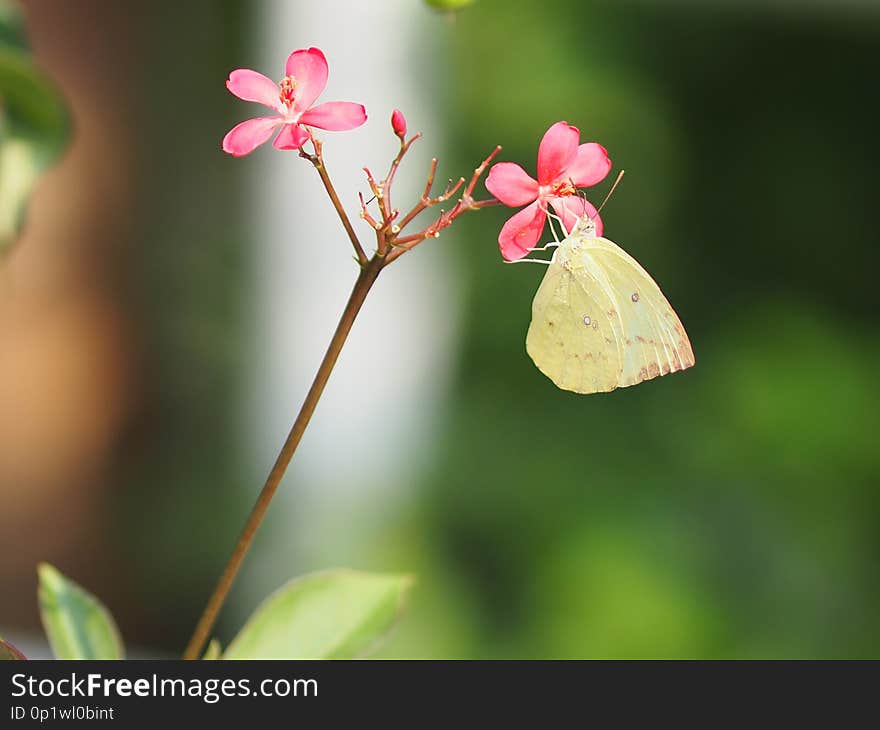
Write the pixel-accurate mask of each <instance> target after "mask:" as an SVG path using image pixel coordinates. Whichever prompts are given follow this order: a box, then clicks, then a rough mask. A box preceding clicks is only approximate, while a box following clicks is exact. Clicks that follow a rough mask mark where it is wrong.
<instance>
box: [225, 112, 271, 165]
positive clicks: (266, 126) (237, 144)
mask: <svg viewBox="0 0 880 730" xmlns="http://www.w3.org/2000/svg"><path fill="white" fill-rule="evenodd" d="M282 121H283V120H282V119H280V118H279V117H257V118H256V119H248V120H247V121H245V122H242V123H241V124H236V125H235V126H234V127H233V128H232V129H230V130H229V132H227V134H226V136H225V137H224V138H223V151H224V152H228V153H229V154H230V155H234V156H235V157H243V156H244V155H247V154H250V153H251V152H253V151H254V150H255V149H256V148H257V147H259V146H260V145H261V144H263V142H265V141H266V140H267V139H269V137H271V136H272V133H273V132H274V131H275V130H276V129H277V128H278V125H279V124H281V123H282Z"/></svg>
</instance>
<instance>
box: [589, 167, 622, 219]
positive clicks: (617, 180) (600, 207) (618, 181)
mask: <svg viewBox="0 0 880 730" xmlns="http://www.w3.org/2000/svg"><path fill="white" fill-rule="evenodd" d="M625 172H626V170H621V171H620V172H619V173H618V175H617V179H616V180H615V181H614V185H612V186H611V190H609V191H608V195H606V196H605V200H603V201H602V205H600V206H599V208H598V209H597V210H596V212H597V213H599V212H601V210H602V208H604V207H605V203H607V202H608V201H609V200H611V196H612V195H614V191H615V190H617V186H618V185H619V184H620V181H621V180H622V179H623V174H624V173H625Z"/></svg>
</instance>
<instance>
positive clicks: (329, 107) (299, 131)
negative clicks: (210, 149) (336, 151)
mask: <svg viewBox="0 0 880 730" xmlns="http://www.w3.org/2000/svg"><path fill="white" fill-rule="evenodd" d="M284 73H285V76H284V78H283V79H281V81H280V82H279V83H278V84H276V83H275V82H274V81H272V80H271V79H269V78H267V77H265V76H263V74H261V73H257V72H256V71H251V70H250V69H247V68H240V69H236V70H235V71H233V72H232V73H231V74H229V79H228V80H227V81H226V88H227V89H229V90H230V91H231V92H232V93H233V94H235V95H236V96H237V97H238V98H239V99H244V100H245V101H255V102H258V103H260V104H265V105H266V106H267V107H269V108H270V109H272V110H273V111H275V112H276V114H275V115H274V116H271V117H257V118H256V119H248V120H247V121H245V122H242V123H241V124H238V125H236V126H235V127H233V128H232V129H231V130H229V133H228V134H227V135H226V136H225V137H224V138H223V151H224V152H228V153H229V154H230V155H235V156H236V157H242V156H244V155H247V154H250V153H251V152H253V151H254V150H255V149H256V148H257V147H259V146H260V145H261V144H263V143H264V142H266V141H268V139H269V138H270V137H271V136H272V135H273V134H274V133H275V131H276V130H277V129H279V128H280V129H281V132H280V133H279V135H278V136H277V137H276V138H275V142H274V145H275V147H276V148H277V149H279V150H298V149H299V148H300V147H302V146H303V144H304V143H305V141H306V140H307V139H308V138H309V133H308V131H307V130H306V129H305V127H306V126H309V127H318V128H320V129H328V130H330V131H333V132H342V131H344V130H346V129H354V128H355V127H359V126H361V124H363V123H364V122H365V121H367V112H366V109H364V107H363V105H362V104H355V103H353V102H350V101H328V102H325V103H323V104H318V106H312V104H314V102H315V99H317V98H318V97H319V96H320V95H321V92H322V91H324V87H325V86H326V85H327V59H326V58H324V54H323V53H322V52H321V50H320V49H319V48H300V49H299V50H298V51H294V52H293V53H291V54H290V56H288V58H287V66H286V68H285V71H284Z"/></svg>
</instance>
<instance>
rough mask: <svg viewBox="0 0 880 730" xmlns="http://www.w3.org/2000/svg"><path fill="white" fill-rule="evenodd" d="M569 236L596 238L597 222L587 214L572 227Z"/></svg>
mask: <svg viewBox="0 0 880 730" xmlns="http://www.w3.org/2000/svg"><path fill="white" fill-rule="evenodd" d="M568 235H569V236H572V237H586V238H595V237H596V221H594V220H593V219H592V218H590V216H588V215H586V214H585V215H583V216H581V217H580V218H578V219H577V221H576V222H575V224H574V226H572V229H571V232H570V233H569V234H568Z"/></svg>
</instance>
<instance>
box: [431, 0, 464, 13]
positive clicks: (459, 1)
mask: <svg viewBox="0 0 880 730" xmlns="http://www.w3.org/2000/svg"><path fill="white" fill-rule="evenodd" d="M425 2H426V3H427V4H428V6H429V7H432V8H434V10H446V11H452V12H454V11H456V10H461V9H462V8H466V7H467V6H468V5H473V4H474V2H476V0H425Z"/></svg>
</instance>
